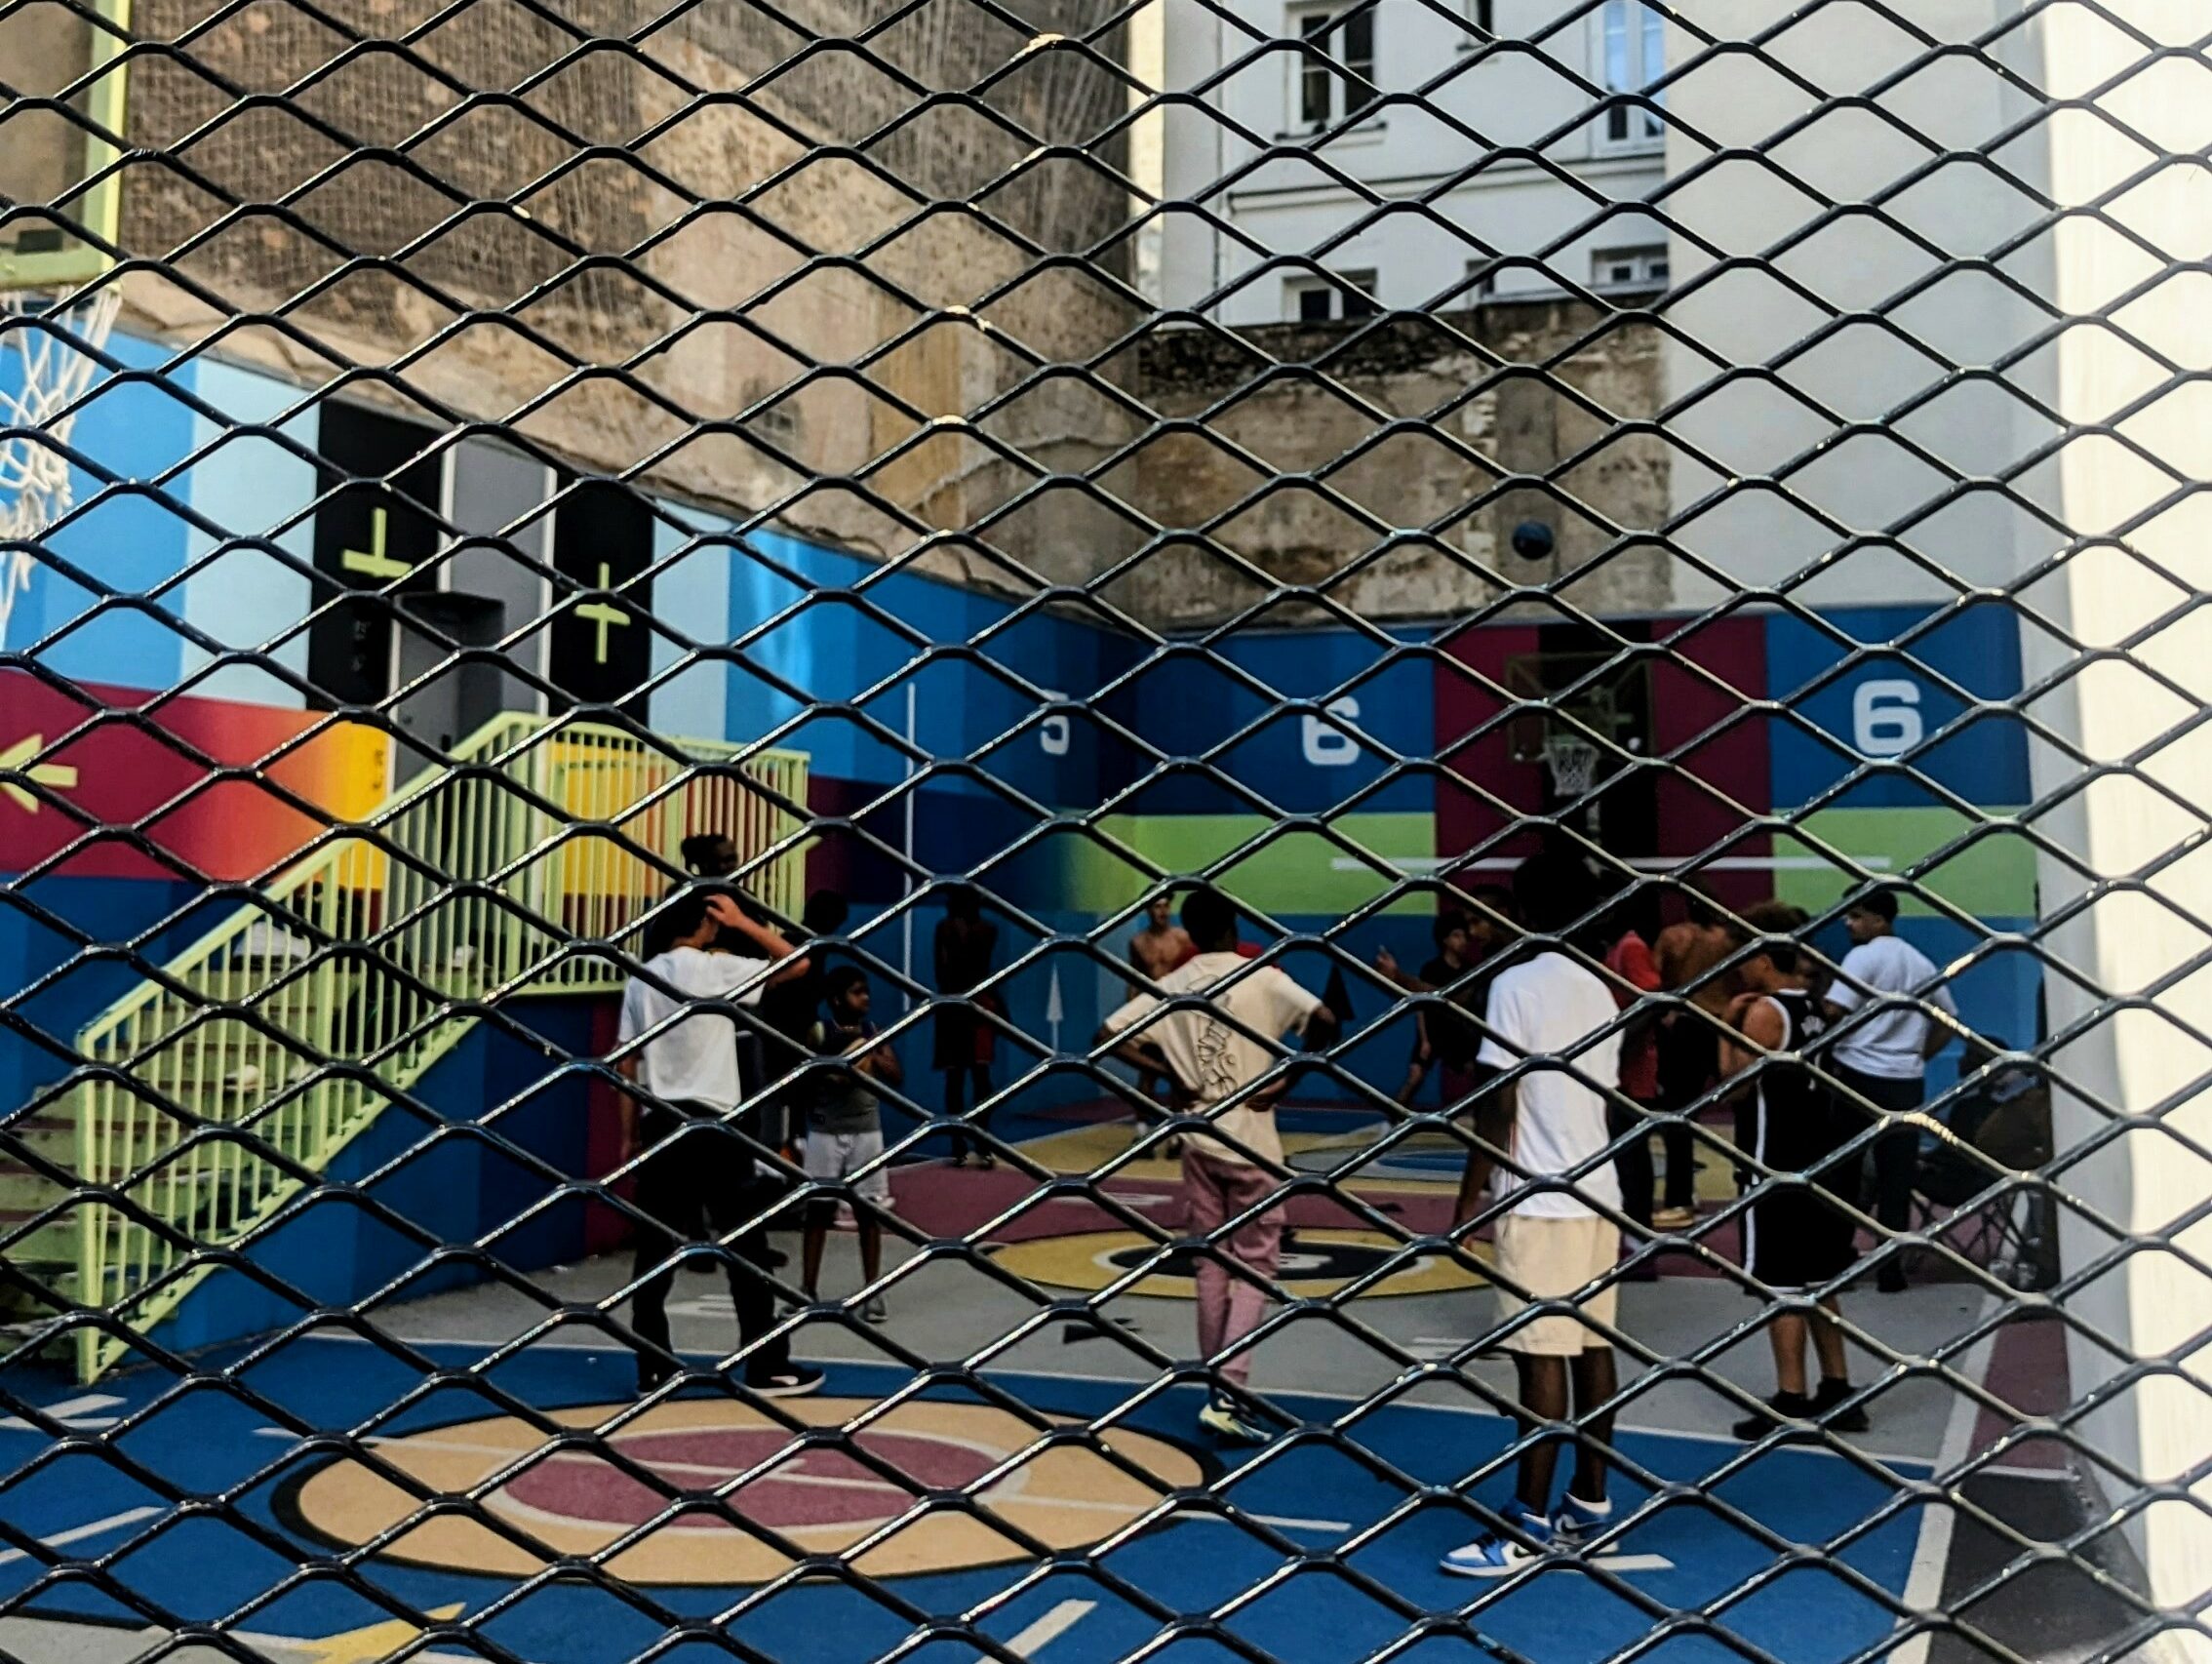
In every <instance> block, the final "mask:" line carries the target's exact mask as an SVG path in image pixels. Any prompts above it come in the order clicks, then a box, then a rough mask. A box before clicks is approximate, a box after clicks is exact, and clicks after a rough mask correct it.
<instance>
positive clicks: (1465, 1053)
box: [1375, 884, 1514, 1108]
mask: <svg viewBox="0 0 2212 1664" xmlns="http://www.w3.org/2000/svg"><path fill="white" fill-rule="evenodd" d="M1472 894H1473V899H1474V900H1476V901H1477V902H1478V903H1480V904H1481V905H1480V907H1479V908H1478V909H1477V910H1476V911H1474V912H1461V911H1460V910H1459V909H1458V908H1456V907H1453V908H1446V909H1445V910H1444V911H1443V912H1442V913H1440V914H1438V915H1437V922H1436V926H1435V929H1434V931H1433V932H1432V934H1433V937H1434V939H1435V941H1436V944H1437V953H1436V957H1435V958H1433V959H1431V960H1430V961H1429V962H1428V963H1427V964H1425V965H1423V966H1422V967H1421V973H1420V974H1419V975H1418V976H1408V975H1406V974H1405V973H1404V972H1403V971H1401V970H1400V969H1399V967H1398V958H1397V956H1396V955H1395V954H1393V953H1392V952H1391V951H1390V949H1388V948H1383V949H1381V950H1380V951H1378V952H1377V953H1376V955H1375V969H1376V970H1377V971H1380V972H1381V973H1382V974H1383V975H1384V976H1385V977H1386V978H1388V979H1389V980H1390V981H1391V982H1393V983H1395V984H1397V985H1398V987H1400V988H1401V989H1402V990H1404V991H1405V992H1406V993H1408V994H1442V996H1443V997H1444V1000H1445V1002H1446V1009H1444V1010H1438V1009H1436V1008H1434V1007H1426V1006H1425V1007H1422V1008H1420V1009H1419V1010H1416V1011H1415V1012H1414V1014H1413V1020H1414V1024H1415V1038H1414V1042H1413V1055H1412V1057H1411V1058H1409V1059H1408V1060H1407V1062H1406V1066H1405V1084H1404V1085H1403V1086H1402V1087H1401V1088H1400V1089H1399V1091H1398V1101H1399V1102H1400V1103H1402V1104H1410V1103H1411V1102H1412V1101H1413V1098H1414V1094H1415V1093H1417V1092H1419V1091H1420V1090H1421V1087H1422V1084H1423V1083H1424V1082H1425V1081H1427V1079H1428V1078H1429V1072H1430V1070H1431V1069H1436V1070H1438V1071H1439V1072H1440V1073H1441V1075H1442V1092H1443V1101H1444V1105H1445V1107H1446V1108H1454V1107H1464V1105H1465V1103H1466V1100H1467V1099H1468V1098H1469V1097H1470V1096H1472V1095H1473V1094H1474V1091H1475V1090H1476V1088H1477V1086H1478V1085H1479V1084H1480V1082H1481V1074H1482V1071H1481V1065H1480V1064H1478V1063H1477V1061H1476V1058H1477V1055H1478V1054H1479V1053H1480V1052H1481V1050H1482V1028H1481V1022H1480V1020H1479V1018H1480V1016H1481V1011H1482V1010H1483V1008H1484V1007H1485V1006H1486V1005H1487V1004H1488V1003H1489V998H1490V978H1491V976H1492V975H1494V974H1495V973H1496V971H1497V955H1498V949H1499V948H1500V947H1502V946H1503V945H1504V944H1505V943H1506V941H1508V940H1509V939H1510V938H1511V936H1512V933H1513V923H1512V921H1513V917H1514V912H1513V894H1512V891H1507V890H1504V889H1501V888H1500V887H1499V886H1497V885H1494V884H1485V885H1482V886H1481V887H1479V888H1478V889H1477V890H1475V891H1473V892H1472ZM1452 1007H1456V1008H1457V1010H1452V1009H1450V1008H1452ZM1462 1013H1464V1014H1462Z"/></svg>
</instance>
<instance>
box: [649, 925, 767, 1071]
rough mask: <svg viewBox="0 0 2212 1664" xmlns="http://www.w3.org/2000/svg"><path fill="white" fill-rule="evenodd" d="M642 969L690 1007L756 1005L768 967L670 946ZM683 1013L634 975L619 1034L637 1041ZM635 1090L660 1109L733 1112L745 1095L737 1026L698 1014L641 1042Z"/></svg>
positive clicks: (736, 957) (723, 1018) (759, 962)
mask: <svg viewBox="0 0 2212 1664" xmlns="http://www.w3.org/2000/svg"><path fill="white" fill-rule="evenodd" d="M646 969H647V970H648V971H651V972H652V974H653V975H654V976H656V977H658V978H659V979H660V980H661V981H663V982H665V983H667V984H668V986H669V987H671V988H675V989H678V990H680V991H681V992H683V993H684V994H686V995H688V996H690V998H691V999H693V1000H729V1001H731V1002H732V1003H734V1004H736V1005H740V1006H757V1005H759V1004H760V1001H761V987H762V980H761V979H762V978H763V977H764V976H765V975H766V973H767V971H768V969H769V962H768V961H767V960H765V959H747V958H744V957H742V956H740V955H738V954H733V953H708V952H707V951H706V950H705V949H703V948H695V947H672V948H670V949H669V950H668V951H667V952H666V953H664V954H660V955H658V956H656V957H654V958H652V959H649V960H647V961H646ZM748 983H750V984H751V986H749V987H748V986H746V985H747V984H748ZM683 1009H684V1002H682V1001H680V1000H672V999H670V998H669V997H668V996H667V995H666V994H663V993H662V992H661V991H660V990H659V989H658V988H654V987H651V986H649V985H648V984H647V983H646V982H645V980H644V979H643V978H642V977H637V976H633V977H631V978H630V980H629V983H628V985H627V986H625V987H624V988H623V990H622V1021H621V1026H620V1027H619V1028H618V1029H617V1030H616V1033H617V1034H618V1035H619V1036H620V1038H621V1039H623V1040H625V1041H627V1040H635V1039H636V1038H637V1037H638V1036H639V1035H641V1034H644V1033H645V1032H646V1031H647V1030H648V1029H651V1028H652V1027H654V1026H655V1025H656V1024H658V1023H659V1022H661V1021H662V1020H663V1019H664V1018H667V1017H671V1016H674V1015H675V1014H676V1013H677V1012H679V1011H681V1010H683ZM638 1085H639V1086H641V1087H643V1088H645V1090H647V1091H649V1092H651V1093H652V1095H653V1096H654V1097H656V1098H658V1099H660V1100H661V1101H662V1102H663V1103H703V1104H706V1105H708V1106H709V1107H711V1108H714V1109H734V1108H735V1107H736V1105H737V1100H738V1099H739V1098H740V1097H742V1096H744V1089H743V1088H742V1087H740V1086H739V1085H738V1083H737V1025H736V1024H735V1023H734V1022H732V1021H731V1020H730V1018H728V1017H726V1016H724V1015H722V1014H721V1013H719V1012H717V1011H699V1012H696V1013H694V1014H693V1015H691V1016H688V1017H685V1018H684V1019H683V1020H682V1021H680V1022H677V1023H675V1024H673V1025H671V1026H670V1027H668V1028H666V1029H663V1030H661V1032H659V1033H657V1034H655V1035H654V1036H653V1037H652V1039H651V1040H649V1041H647V1042H646V1043H645V1050H644V1053H643V1055H641V1056H640V1057H639V1059H638Z"/></svg>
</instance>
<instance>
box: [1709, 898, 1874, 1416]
mask: <svg viewBox="0 0 2212 1664" xmlns="http://www.w3.org/2000/svg"><path fill="white" fill-rule="evenodd" d="M1805 922H1806V921H1805V914H1804V910H1803V909H1802V908H1797V907H1790V906H1785V905H1784V904H1783V903H1781V902H1779V901H1769V902H1765V903H1762V904H1761V905H1759V906H1757V907H1754V908H1753V909H1752V910H1751V911H1750V912H1748V913H1746V914H1745V915H1744V923H1745V924H1747V925H1749V926H1750V927H1751V928H1752V929H1753V930H1754V931H1758V934H1759V935H1760V936H1761V937H1762V938H1764V939H1762V940H1761V941H1760V942H1759V943H1758V948H1757V950H1756V951H1755V952H1753V953H1752V954H1750V955H1749V956H1748V957H1747V958H1746V959H1745V960H1744V962H1743V979H1744V982H1745V985H1746V986H1745V991H1744V992H1743V993H1741V994H1739V995H1737V996H1736V1000H1735V1004H1734V1006H1733V1007H1732V1008H1731V1009H1730V1011H1729V1017H1730V1020H1731V1022H1732V1023H1733V1025H1734V1027H1735V1028H1736V1029H1737V1030H1738V1031H1740V1038H1739V1037H1738V1036H1734V1035H1731V1036H1726V1037H1723V1038H1722V1040H1721V1043H1720V1066H1721V1068H1722V1069H1723V1070H1724V1071H1726V1073H1727V1074H1729V1075H1730V1076H1735V1075H1741V1074H1744V1073H1745V1072H1747V1071H1749V1070H1750V1069H1752V1068H1753V1067H1754V1066H1755V1065H1758V1064H1759V1063H1760V1062H1761V1060H1763V1062H1764V1067H1762V1068H1760V1069H1759V1070H1758V1074H1757V1075H1756V1076H1755V1077H1754V1078H1753V1080H1752V1082H1751V1084H1750V1085H1749V1086H1748V1087H1747V1088H1746V1089H1745V1095H1744V1098H1743V1100H1742V1102H1741V1105H1740V1109H1739V1115H1738V1127H1739V1130H1738V1132H1737V1136H1736V1145H1737V1148H1739V1149H1741V1150H1743V1151H1744V1152H1745V1153H1746V1154H1747V1155H1748V1156H1750V1157H1751V1158H1752V1160H1753V1161H1755V1162H1756V1163H1758V1167H1757V1168H1750V1169H1744V1177H1745V1184H1746V1186H1747V1188H1751V1189H1752V1196H1753V1200H1752V1205H1751V1207H1750V1208H1747V1209H1746V1210H1745V1213H1744V1269H1745V1270H1746V1271H1748V1272H1749V1273H1750V1274H1751V1275H1752V1276H1753V1277H1754V1278H1756V1279H1757V1280H1758V1282H1759V1283H1761V1284H1763V1285H1765V1288H1766V1289H1767V1290H1771V1291H1772V1292H1774V1293H1776V1294H1794V1295H1797V1296H1798V1297H1800V1298H1802V1297H1804V1296H1807V1295H1812V1296H1814V1297H1815V1299H1816V1301H1817V1303H1816V1304H1815V1306H1814V1307H1813V1310H1812V1312H1811V1313H1810V1314H1809V1315H1808V1314H1807V1313H1805V1312H1804V1311H1802V1310H1794V1311H1778V1312H1775V1313H1774V1314H1772V1317H1771V1318H1770V1320H1769V1322H1768V1325H1767V1330H1766V1338H1767V1344H1768V1345H1769V1346H1770V1347H1771V1348H1772V1350H1773V1353H1774V1386H1775V1392H1774V1396H1773V1397H1772V1398H1771V1399H1769V1400H1768V1401H1767V1406H1766V1408H1765V1409H1762V1410H1757V1411H1754V1412H1753V1413H1752V1414H1751V1415H1749V1416H1747V1417H1745V1418H1744V1419H1743V1420H1741V1421H1739V1422H1737V1423H1736V1437H1737V1438H1739V1439H1759V1438H1763V1437H1764V1436H1765V1435H1766V1434H1767V1433H1769V1432H1771V1431H1772V1430H1773V1429H1774V1428H1775V1427H1776V1426H1777V1425H1778V1424H1779V1423H1780V1422H1781V1421H1783V1420H1785V1419H1789V1420H1808V1421H1809V1420H1813V1419H1816V1418H1817V1419H1820V1420H1824V1421H1825V1422H1826V1423H1827V1424H1828V1425H1829V1426H1830V1427H1832V1428H1834V1429H1835V1430H1836V1431H1837V1432H1839V1433H1864V1432H1865V1431H1866V1430H1867V1412H1866V1411H1865V1410H1864V1409H1863V1408H1861V1407H1859V1406H1856V1405H1853V1406H1849V1407H1844V1405H1845V1401H1846V1400H1848V1399H1849V1398H1850V1396H1851V1392H1852V1388H1851V1371H1850V1361H1849V1359H1848V1357H1847V1356H1846V1354H1845V1352H1844V1348H1843V1330H1842V1328H1841V1327H1839V1326H1838V1323H1837V1317H1838V1308H1837V1303H1836V1296H1835V1295H1834V1294H1833V1293H1818V1292H1816V1291H1817V1290H1820V1289H1821V1288H1824V1287H1825V1286H1826V1285H1829V1284H1833V1283H1835V1282H1837V1280H1839V1279H1840V1278H1842V1277H1843V1276H1844V1275H1845V1274H1846V1273H1848V1272H1849V1271H1850V1269H1851V1263H1852V1260H1853V1258H1854V1257H1855V1254H1854V1251H1853V1250H1854V1243H1853V1238H1854V1237H1855V1235H1856V1233H1855V1232H1854V1231H1853V1229H1852V1225H1851V1216H1850V1214H1848V1213H1846V1212H1845V1211H1844V1210H1843V1209H1842V1208H1841V1207H1839V1206H1838V1205H1837V1200H1838V1199H1837V1188H1838V1187H1837V1177H1838V1169H1839V1166H1840V1163H1841V1158H1839V1157H1838V1156H1837V1150H1838V1149H1840V1148H1841V1147H1842V1146H1843V1145H1844V1144H1846V1143H1847V1142H1849V1140H1850V1135H1851V1130H1852V1129H1851V1126H1850V1123H1849V1121H1848V1120H1847V1119H1846V1118H1845V1116H1844V1114H1843V1112H1842V1106H1841V1105H1840V1104H1838V1103H1837V1101H1836V1094H1835V1093H1834V1092H1833V1091H1831V1090H1829V1087H1828V1083H1827V1082H1826V1081H1825V1080H1824V1079H1823V1078H1822V1077H1821V1076H1820V1075H1819V1074H1818V1073H1817V1072H1816V1071H1815V1070H1813V1069H1812V1068H1810V1067H1808V1066H1807V1064H1806V1063H1805V1055H1806V1053H1807V1052H1809V1051H1811V1050H1814V1049H1815V1048H1816V1047H1818V1046H1819V1044H1820V1042H1821V1040H1822V1038H1823V1036H1825V1034H1826V1033H1827V1031H1828V1017H1827V1013H1826V1011H1825V1010H1823V1008H1822V1004H1821V1002H1820V1000H1819V998H1818V997H1817V996H1815V995H1814V993H1813V992H1812V990H1811V989H1810V988H1809V987H1807V986H1806V979H1805V969H1806V963H1805V955H1804V953H1803V951H1802V950H1801V949H1800V948H1799V946H1798V943H1797V937H1798V936H1799V935H1800V934H1801V933H1802V932H1803V931H1804V928H1805ZM1759 1169H1766V1171H1769V1172H1772V1173H1773V1174H1774V1175H1775V1176H1774V1177H1773V1178H1771V1179H1768V1178H1766V1177H1765V1176H1764V1174H1763V1173H1762V1172H1761V1171H1760V1170H1759ZM1748 1291H1749V1292H1750V1293H1751V1294H1752V1297H1753V1298H1755V1299H1764V1298H1766V1293H1765V1292H1764V1291H1762V1290H1760V1289H1756V1288H1755V1289H1751V1290H1748ZM1808 1330H1809V1332H1810V1335H1811V1339H1812V1348H1813V1351H1814V1353H1815V1354H1817V1356H1818V1357H1819V1359H1820V1385H1819V1387H1818V1388H1817V1389H1814V1388H1813V1387H1812V1383H1811V1382H1810V1381H1808V1380H1807V1379H1806V1375H1805V1340H1806V1335H1807V1332H1808Z"/></svg>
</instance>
